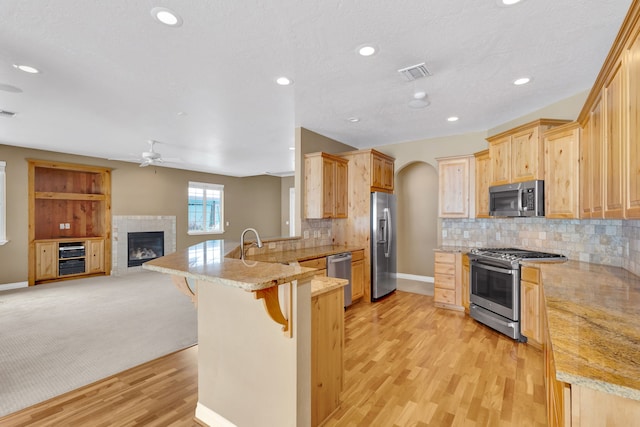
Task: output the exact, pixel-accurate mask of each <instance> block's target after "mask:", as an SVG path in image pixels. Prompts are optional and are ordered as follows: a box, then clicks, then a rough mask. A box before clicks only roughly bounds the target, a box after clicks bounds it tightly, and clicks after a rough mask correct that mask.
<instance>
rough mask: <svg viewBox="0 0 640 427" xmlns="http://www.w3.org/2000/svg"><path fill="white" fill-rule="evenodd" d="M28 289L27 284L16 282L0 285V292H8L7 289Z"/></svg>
mask: <svg viewBox="0 0 640 427" xmlns="http://www.w3.org/2000/svg"><path fill="white" fill-rule="evenodd" d="M27 287H29V282H16V283H7V284H4V285H0V291H8V290H9V289H20V288H27Z"/></svg>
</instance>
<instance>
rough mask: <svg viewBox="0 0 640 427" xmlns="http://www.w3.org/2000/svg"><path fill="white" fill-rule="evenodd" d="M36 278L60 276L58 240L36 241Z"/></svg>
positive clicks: (44, 278) (43, 278)
mask: <svg viewBox="0 0 640 427" xmlns="http://www.w3.org/2000/svg"><path fill="white" fill-rule="evenodd" d="M35 246H36V277H35V280H36V281H38V280H47V279H55V278H56V277H57V276H58V244H57V243H56V242H36V243H35Z"/></svg>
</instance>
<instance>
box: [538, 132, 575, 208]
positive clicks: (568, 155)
mask: <svg viewBox="0 0 640 427" xmlns="http://www.w3.org/2000/svg"><path fill="white" fill-rule="evenodd" d="M544 167H545V174H544V187H545V188H544V194H545V208H544V209H545V216H546V217H547V218H579V217H580V205H579V201H580V185H579V182H580V124H579V123H577V122H572V123H569V124H566V125H563V126H558V127H555V128H553V129H551V130H548V131H546V132H545V133H544Z"/></svg>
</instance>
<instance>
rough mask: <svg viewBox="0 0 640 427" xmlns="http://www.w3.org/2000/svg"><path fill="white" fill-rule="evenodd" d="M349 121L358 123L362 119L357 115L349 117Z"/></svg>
mask: <svg viewBox="0 0 640 427" xmlns="http://www.w3.org/2000/svg"><path fill="white" fill-rule="evenodd" d="M347 121H348V122H351V123H358V122H359V121H360V119H359V118H357V117H349V118H348V119H347Z"/></svg>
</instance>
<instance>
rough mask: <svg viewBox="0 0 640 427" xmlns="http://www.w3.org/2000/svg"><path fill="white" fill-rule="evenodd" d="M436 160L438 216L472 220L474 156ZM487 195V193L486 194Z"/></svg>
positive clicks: (473, 208)
mask: <svg viewBox="0 0 640 427" xmlns="http://www.w3.org/2000/svg"><path fill="white" fill-rule="evenodd" d="M436 160H438V177H439V179H438V188H439V191H438V216H440V217H441V218H473V217H474V214H475V202H474V189H475V185H474V182H475V172H474V156H456V157H441V158H439V159H436ZM487 194H488V193H487Z"/></svg>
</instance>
